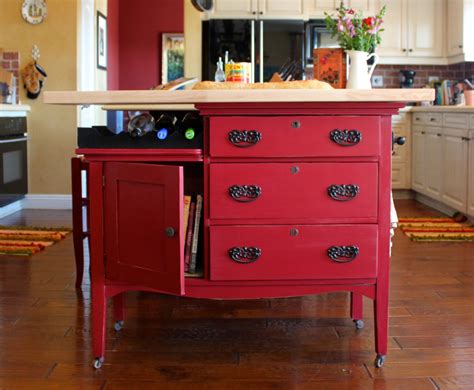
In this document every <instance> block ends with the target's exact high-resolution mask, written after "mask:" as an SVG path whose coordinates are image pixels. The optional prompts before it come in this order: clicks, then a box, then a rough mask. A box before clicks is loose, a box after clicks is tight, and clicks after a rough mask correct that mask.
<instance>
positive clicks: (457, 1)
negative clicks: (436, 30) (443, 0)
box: [446, 0, 464, 56]
mask: <svg viewBox="0 0 474 390" xmlns="http://www.w3.org/2000/svg"><path fill="white" fill-rule="evenodd" d="M463 8H464V0H449V1H448V18H447V19H446V23H447V24H448V28H447V31H448V40H447V50H448V56H455V55H457V54H462V53H463V52H464V50H463V27H464V22H463V17H464V9H463Z"/></svg>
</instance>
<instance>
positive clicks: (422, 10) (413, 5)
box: [388, 0, 445, 57]
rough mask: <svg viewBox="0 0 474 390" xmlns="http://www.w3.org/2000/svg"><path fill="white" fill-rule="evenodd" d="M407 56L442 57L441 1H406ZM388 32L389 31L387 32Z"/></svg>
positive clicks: (442, 10) (442, 18)
mask: <svg viewBox="0 0 474 390" xmlns="http://www.w3.org/2000/svg"><path fill="white" fill-rule="evenodd" d="M407 4H408V30H409V33H408V55H409V56H413V57H441V56H442V55H443V42H444V39H443V37H444V34H443V32H444V29H443V21H444V20H445V18H444V17H443V12H444V9H443V8H444V4H443V1H442V0H416V1H407ZM388 31H390V30H388Z"/></svg>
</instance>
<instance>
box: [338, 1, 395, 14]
mask: <svg viewBox="0 0 474 390" xmlns="http://www.w3.org/2000/svg"><path fill="white" fill-rule="evenodd" d="M347 4H348V6H349V7H350V8H354V9H356V10H359V11H362V13H363V15H364V16H374V14H375V12H378V11H379V10H380V8H382V7H380V8H375V5H376V1H375V0H349V1H348V2H347ZM391 4H392V1H390V4H389V6H391Z"/></svg>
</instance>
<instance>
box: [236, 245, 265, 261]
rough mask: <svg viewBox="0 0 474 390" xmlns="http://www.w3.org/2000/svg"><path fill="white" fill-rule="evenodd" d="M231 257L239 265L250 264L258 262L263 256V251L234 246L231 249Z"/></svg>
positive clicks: (255, 248) (253, 247)
mask: <svg viewBox="0 0 474 390" xmlns="http://www.w3.org/2000/svg"><path fill="white" fill-rule="evenodd" d="M228 254H229V257H230V258H231V259H232V260H234V261H235V262H237V263H240V264H248V263H253V262H254V261H257V260H258V259H259V258H260V256H262V250H261V249H260V248H257V247H255V246H242V247H238V246H234V247H233V248H230V249H229V252H228Z"/></svg>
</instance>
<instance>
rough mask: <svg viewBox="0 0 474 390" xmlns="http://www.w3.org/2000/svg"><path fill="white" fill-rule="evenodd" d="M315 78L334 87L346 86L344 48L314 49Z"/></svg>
mask: <svg viewBox="0 0 474 390" xmlns="http://www.w3.org/2000/svg"><path fill="white" fill-rule="evenodd" d="M313 57H314V61H313V72H314V78H315V79H317V80H319V81H325V82H326V83H329V84H331V85H332V86H333V87H334V88H346V71H347V65H346V53H345V52H344V50H342V49H329V48H326V49H314V50H313Z"/></svg>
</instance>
